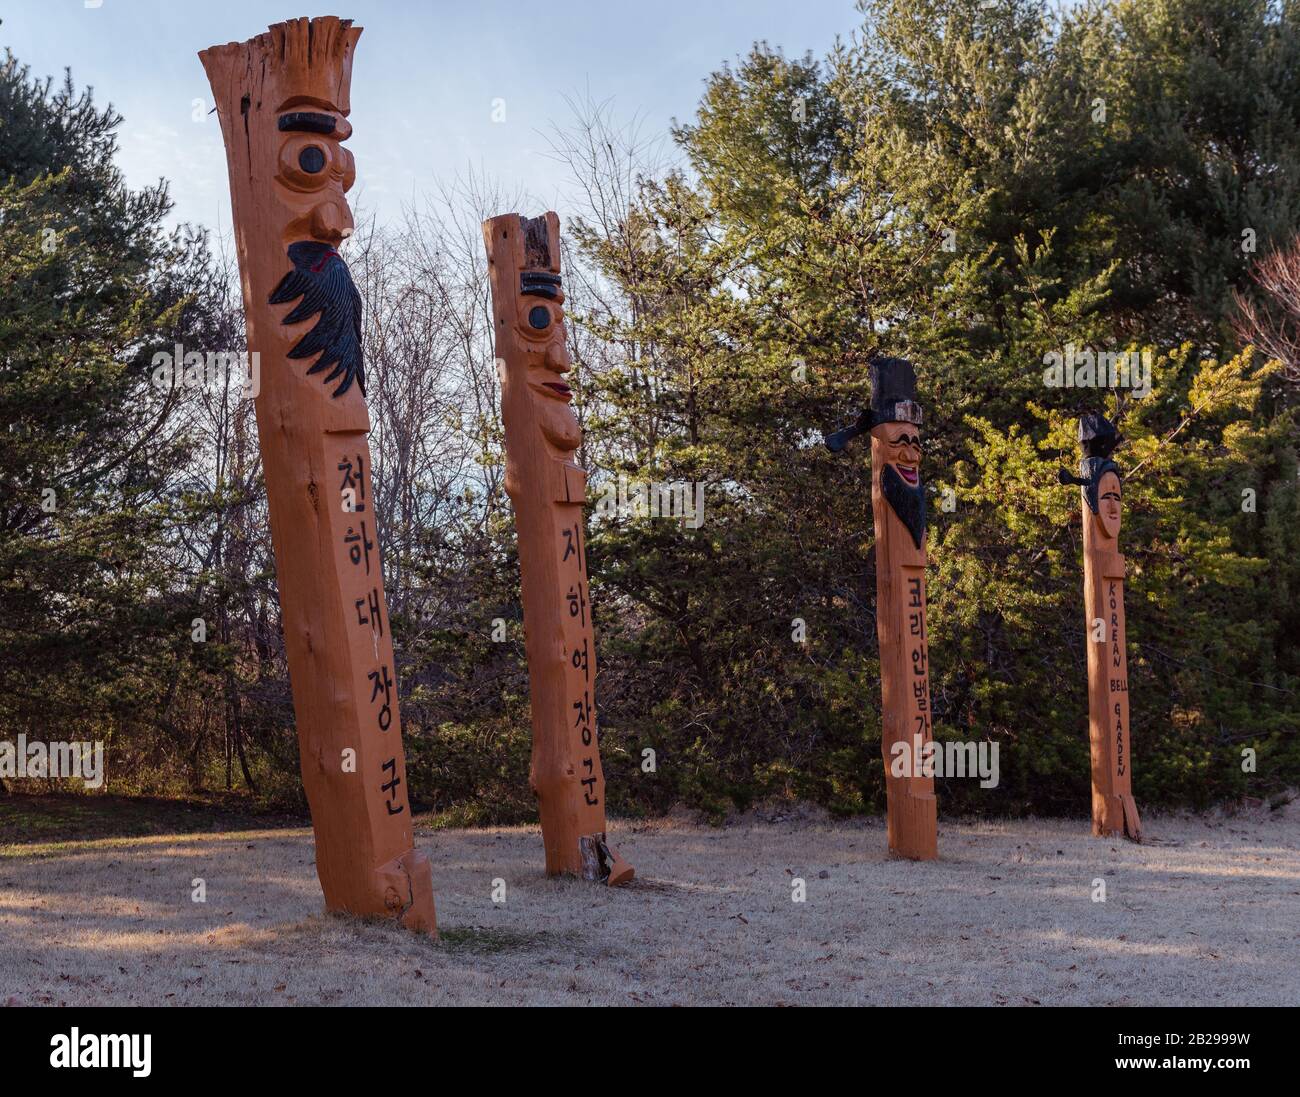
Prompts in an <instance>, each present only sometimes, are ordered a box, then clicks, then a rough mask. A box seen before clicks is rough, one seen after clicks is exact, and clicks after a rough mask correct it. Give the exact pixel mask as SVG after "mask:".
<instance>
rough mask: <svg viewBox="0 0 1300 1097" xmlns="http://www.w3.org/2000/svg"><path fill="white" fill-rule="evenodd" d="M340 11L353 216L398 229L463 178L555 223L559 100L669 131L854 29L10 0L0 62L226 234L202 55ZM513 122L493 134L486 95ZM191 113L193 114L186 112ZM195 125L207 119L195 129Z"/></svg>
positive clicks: (722, 20) (768, 4)
mask: <svg viewBox="0 0 1300 1097" xmlns="http://www.w3.org/2000/svg"><path fill="white" fill-rule="evenodd" d="M325 14H333V15H339V16H343V17H348V18H352V19H353V20H354V21H355V22H356V23H358V24H359V25H361V26H362V27H364V28H365V33H364V34H362V36H361V40H360V42H359V43H358V45H357V54H356V60H355V63H354V66H353V72H352V115H351V121H352V124H353V126H354V127H355V133H354V136H353V137H352V138H351V139H350V141H349V146H348V147H349V148H351V149H352V151H353V153H354V155H355V156H356V162H357V185H356V187H355V188H354V189H353V191H352V192H351V194H350V197H351V198H352V199H353V201H354V204H359V205H360V206H362V207H363V208H365V209H367V210H369V211H370V212H373V213H375V214H377V215H378V217H379V220H380V221H381V222H382V221H386V220H392V219H394V218H396V217H398V216H399V215H400V211H401V206H402V204H403V203H404V202H410V201H411V200H412V198H413V197H418V196H419V195H421V194H423V193H425V192H427V191H428V190H430V189H431V188H432V185H433V183H434V182H435V181H436V180H440V179H441V180H450V179H451V178H453V177H455V176H456V175H457V174H463V173H464V172H465V171H466V170H467V169H469V168H472V169H473V170H474V171H475V172H482V173H486V174H487V175H488V176H489V177H490V178H493V179H495V180H497V181H499V182H500V183H501V184H502V186H503V188H504V189H505V191H506V192H507V193H513V192H515V191H517V190H519V189H521V188H522V189H523V190H526V191H527V193H528V194H530V195H531V196H532V197H533V198H534V199H535V200H538V201H540V202H544V203H546V204H548V205H549V206H550V207H551V208H555V209H557V210H558V211H559V212H560V214H561V216H562V217H563V216H564V195H563V191H564V185H565V179H564V169H563V168H562V167H561V166H560V165H558V164H557V163H555V162H554V160H553V159H551V158H549V151H550V150H549V147H548V143H547V140H546V134H547V133H548V132H549V130H550V128H551V126H552V124H553V123H561V124H563V123H565V122H566V121H567V120H568V118H569V117H570V114H569V108H568V107H567V106H566V104H565V101H564V97H565V96H566V95H567V96H568V97H570V98H586V97H588V96H590V97H591V98H592V99H594V100H597V101H604V100H606V99H612V100H613V103H612V111H613V115H614V117H615V118H616V119H618V120H621V121H623V122H626V121H628V120H630V119H632V118H633V117H638V118H639V119H640V120H641V121H642V133H643V134H644V135H647V136H653V135H657V134H660V133H665V132H666V131H667V127H668V125H669V123H670V121H671V120H672V119H673V118H677V119H681V120H686V119H688V118H690V117H691V115H692V114H693V112H694V108H695V105H696V103H697V102H698V100H699V96H700V94H701V92H702V90H703V87H704V80H705V78H706V77H707V76H708V75H709V73H710V72H712V71H713V70H715V69H716V68H718V67H719V66H720V65H721V64H722V63H723V62H724V61H727V60H734V59H735V58H736V57H737V56H738V55H740V54H743V53H745V52H747V51H748V49H749V47H750V45H751V44H752V43H753V42H754V41H756V40H759V39H763V40H766V41H767V42H768V43H769V44H770V45H772V46H773V47H780V48H781V49H783V50H784V52H785V53H786V55H787V56H790V57H796V56H801V55H802V54H803V53H804V51H805V50H812V51H813V52H814V53H815V54H816V55H818V56H821V55H823V54H824V53H825V52H826V51H827V50H828V49H829V48H830V47H831V45H832V44H833V43H834V40H835V37H836V36H837V35H839V36H841V37H843V38H845V39H847V38H848V37H849V36H850V34H851V33H852V32H853V31H854V30H855V29H857V27H858V24H859V22H860V17H859V15H858V13H857V12H856V10H855V9H854V6H853V0H795V2H790V0H784V2H778V0H657V2H652V3H636V2H630V0H608V2H605V3H601V2H599V0H564V2H561V3H554V4H538V3H527V2H524V0H479V2H462V3H451V2H447V0H349V2H348V3H345V4H340V5H338V6H335V5H330V6H328V7H326V8H323V9H312V8H309V7H308V8H303V7H300V6H294V5H285V4H283V3H268V2H266V0H216V2H212V0H200V2H194V0H170V2H160V0H99V2H98V4H97V3H96V0H7V2H6V3H4V5H3V7H0V18H2V19H3V23H2V24H0V49H3V48H4V47H8V48H10V49H12V50H13V52H14V53H15V54H16V55H17V57H18V59H19V60H20V61H21V62H23V63H26V64H28V65H29V66H30V67H31V69H32V72H33V74H35V75H38V76H46V75H52V76H54V77H55V79H56V81H58V80H61V79H62V75H63V70H64V68H65V67H68V66H70V67H71V68H72V77H73V80H74V82H75V83H76V85H77V86H78V87H79V88H80V87H84V86H85V85H87V84H89V85H91V86H92V87H93V88H94V92H95V100H96V102H97V103H98V104H99V105H101V106H102V105H103V104H104V103H105V102H111V103H112V104H113V106H114V107H116V108H117V110H118V111H119V113H121V114H122V115H123V116H124V118H125V120H124V122H123V124H122V126H121V128H120V130H119V144H120V146H121V153H120V156H119V160H118V164H119V166H120V167H121V168H122V170H123V171H124V172H125V174H126V178H127V182H128V183H129V184H131V185H132V186H135V187H139V186H142V185H145V184H148V183H152V182H155V181H156V180H157V178H158V177H159V176H163V177H165V178H167V179H168V180H169V181H170V183H171V195H172V199H173V201H174V202H175V205H176V209H175V211H174V213H173V217H172V220H173V221H176V220H186V221H192V222H195V223H199V224H203V225H206V226H208V227H209V228H213V229H220V230H222V231H228V229H229V225H230V197H229V191H228V188H227V183H226V167H225V153H224V150H223V148H222V143H221V130H220V126H219V125H218V123H217V120H216V116H215V115H209V114H208V113H207V112H208V111H209V110H210V109H211V107H212V97H211V93H210V91H209V88H208V84H207V78H206V77H205V75H204V72H203V68H202V66H201V65H200V64H199V60H198V57H197V56H196V55H197V53H198V51H199V50H201V49H204V48H206V47H207V46H210V45H216V44H218V43H224V42H230V41H242V40H244V39H247V38H251V37H252V36H253V35H255V34H258V33H260V32H261V31H263V30H265V29H266V27H267V25H268V24H269V23H273V22H279V21H281V20H283V19H287V18H293V17H296V16H300V15H325ZM497 98H500V99H504V100H505V113H506V120H505V122H504V123H499V122H493V121H492V104H493V100H494V99H497ZM196 100H201V103H198V104H196V102H195V101H196ZM196 113H197V114H198V116H199V118H200V120H199V121H195V120H194V116H195V114H196Z"/></svg>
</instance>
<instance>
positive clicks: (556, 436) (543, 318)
mask: <svg viewBox="0 0 1300 1097" xmlns="http://www.w3.org/2000/svg"><path fill="white" fill-rule="evenodd" d="M519 283H520V284H519V287H518V296H517V298H516V301H515V324H514V327H515V332H516V334H517V335H518V336H519V341H520V346H522V347H523V348H524V349H525V350H526V351H527V358H526V362H527V365H526V367H525V369H526V373H525V376H524V381H525V383H526V384H527V386H528V395H529V399H530V400H531V401H532V405H533V411H534V413H535V414H536V415H537V422H538V426H539V427H540V429H541V431H542V434H543V436H544V437H545V438H546V440H547V441H548V442H549V443H550V444H551V445H553V446H554V447H555V448H556V449H557V450H559V451H560V452H561V453H562V454H568V453H571V452H572V451H573V450H575V449H577V448H578V443H579V442H581V441H582V430H581V428H580V427H579V426H578V418H577V416H576V415H574V414H573V408H572V407H570V403H571V402H572V400H573V390H572V389H570V388H569V386H568V384H567V383H566V382H565V380H564V375H565V374H566V373H568V372H569V349H568V345H567V341H566V338H565V330H564V307H563V306H564V290H563V288H562V286H561V283H560V276H559V275H558V274H555V273H554V272H551V271H541V270H524V271H522V272H521V273H520V275H519Z"/></svg>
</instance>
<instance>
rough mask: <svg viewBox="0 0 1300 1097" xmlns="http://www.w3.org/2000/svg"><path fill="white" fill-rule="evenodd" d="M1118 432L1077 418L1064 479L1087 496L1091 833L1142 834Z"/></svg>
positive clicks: (1097, 418)
mask: <svg viewBox="0 0 1300 1097" xmlns="http://www.w3.org/2000/svg"><path fill="white" fill-rule="evenodd" d="M1119 440H1120V438H1119V434H1118V433H1117V432H1116V430H1115V428H1114V426H1112V425H1111V424H1110V423H1109V422H1108V421H1107V420H1106V419H1105V418H1104V417H1103V416H1101V415H1095V414H1092V415H1085V416H1083V417H1082V418H1081V419H1080V420H1079V444H1080V445H1081V446H1082V448H1083V459H1082V460H1081V461H1080V463H1079V473H1080V475H1079V476H1072V475H1071V474H1070V473H1068V472H1066V471H1065V469H1061V470H1060V472H1059V473H1058V474H1057V476H1058V479H1059V480H1060V481H1061V483H1062V484H1078V485H1080V486H1081V487H1082V489H1083V491H1082V495H1083V601H1084V614H1085V622H1084V623H1085V627H1086V629H1087V649H1088V737H1089V740H1090V743H1091V750H1092V832H1093V834H1096V835H1098V836H1109V835H1124V836H1125V837H1127V838H1132V839H1133V840H1134V841H1141V839H1142V821H1141V820H1140V819H1139V818H1138V809H1137V803H1136V802H1135V801H1134V799H1133V749H1132V738H1131V734H1130V726H1129V719H1128V649H1127V644H1126V640H1125V633H1124V572H1125V565H1124V557H1123V556H1122V555H1120V551H1119V527H1120V516H1121V504H1122V491H1123V488H1122V483H1121V480H1122V474H1121V472H1120V468H1119V466H1118V465H1117V464H1115V462H1114V461H1112V460H1111V459H1110V455H1111V453H1112V452H1113V451H1114V449H1115V446H1116V445H1118V444H1119Z"/></svg>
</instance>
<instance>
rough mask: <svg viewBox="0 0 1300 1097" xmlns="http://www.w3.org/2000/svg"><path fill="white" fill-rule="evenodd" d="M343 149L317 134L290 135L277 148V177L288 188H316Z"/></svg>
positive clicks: (327, 174) (319, 186)
mask: <svg viewBox="0 0 1300 1097" xmlns="http://www.w3.org/2000/svg"><path fill="white" fill-rule="evenodd" d="M342 152H343V150H342V149H340V148H338V147H337V146H336V145H332V144H331V143H330V142H327V141H322V140H320V139H319V138H316V139H315V140H312V139H311V138H307V137H290V138H289V140H287V141H286V142H285V143H284V145H283V146H282V147H281V149H280V173H279V176H280V181H281V182H282V183H284V185H285V186H287V187H288V188H289V189H290V190H296V191H316V190H320V189H321V188H322V187H323V186H325V184H326V183H327V182H328V181H329V178H330V176H331V175H333V174H335V173H334V172H333V171H331V170H330V169H331V168H333V167H334V163H335V160H336V159H337V158H339V157H341V155H342Z"/></svg>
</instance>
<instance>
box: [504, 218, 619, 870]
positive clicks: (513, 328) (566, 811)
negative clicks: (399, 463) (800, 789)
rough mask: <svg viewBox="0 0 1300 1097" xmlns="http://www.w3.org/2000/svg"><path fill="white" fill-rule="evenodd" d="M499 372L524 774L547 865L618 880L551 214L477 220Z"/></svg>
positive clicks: (576, 433)
mask: <svg viewBox="0 0 1300 1097" xmlns="http://www.w3.org/2000/svg"><path fill="white" fill-rule="evenodd" d="M483 242H484V244H485V245H486V247H487V255H488V267H489V273H490V276H491V282H492V302H493V313H494V316H495V318H496V353H497V361H498V364H502V363H504V365H503V368H502V369H501V417H502V420H503V421H504V425H505V434H506V491H507V492H508V493H509V495H510V499H511V502H513V503H514V508H515V524H516V528H517V530H518V537H519V570H520V572H521V576H522V582H523V602H524V633H525V637H524V643H525V647H526V649H527V652H528V676H529V682H530V687H531V693H532V707H533V756H532V769H531V773H530V775H529V779H530V781H531V784H532V786H533V791H534V793H535V794H536V795H537V801H538V810H539V814H540V815H541V820H542V842H543V844H544V845H545V847H546V871H547V873H549V874H551V875H556V874H558V873H570V874H573V875H580V876H582V877H583V878H584V879H587V880H595V881H602V880H603V881H605V882H606V883H608V884H611V885H615V884H622V883H626V882H627V881H628V880H630V879H632V876H633V870H632V866H631V865H629V864H628V863H627V862H626V861H624V860H623V859H622V858H620V857H619V856H618V854H617V853H615V852H614V851H613V849H611V848H610V846H609V844H608V842H607V841H606V839H605V777H604V774H603V773H602V771H601V768H600V749H599V743H598V736H597V733H596V708H595V683H596V651H595V640H594V635H593V632H592V624H591V602H590V599H589V597H588V592H587V539H586V532H585V530H584V520H583V513H582V507H583V503H584V501H585V499H586V482H587V477H586V474H585V473H584V472H583V470H582V469H581V468H580V467H579V466H578V465H577V464H575V463H574V461H573V452H574V450H576V449H577V448H578V444H579V443H580V442H581V441H582V431H581V428H580V427H579V426H578V420H577V417H576V416H575V415H574V414H573V409H572V408H571V407H570V406H569V403H570V401H571V400H572V398H573V397H572V393H571V392H570V390H569V386H568V385H567V384H565V382H564V375H565V374H566V373H567V372H568V371H569V352H568V347H567V346H566V344H565V336H564V310H563V308H562V307H561V306H562V305H563V304H564V292H563V290H562V289H561V285H560V219H559V218H558V217H557V216H556V215H555V214H554V213H548V214H546V215H545V216H543V217H535V218H531V219H529V218H521V217H520V216H519V215H518V214H514V213H511V214H506V215H505V216H502V217H494V218H492V219H491V220H490V221H485V222H484V223H483Z"/></svg>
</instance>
